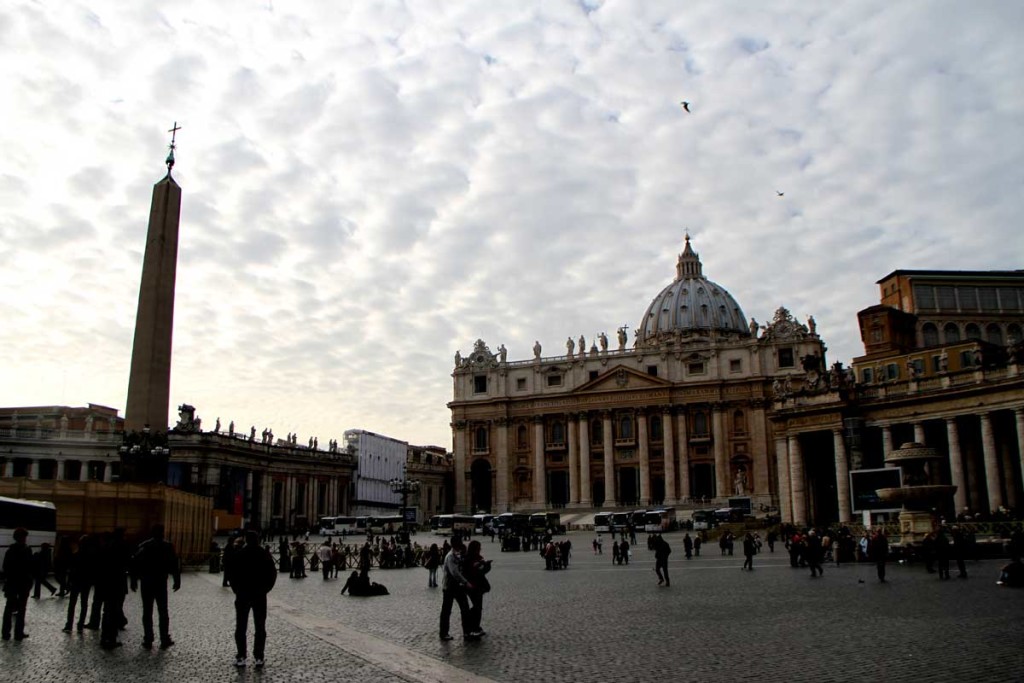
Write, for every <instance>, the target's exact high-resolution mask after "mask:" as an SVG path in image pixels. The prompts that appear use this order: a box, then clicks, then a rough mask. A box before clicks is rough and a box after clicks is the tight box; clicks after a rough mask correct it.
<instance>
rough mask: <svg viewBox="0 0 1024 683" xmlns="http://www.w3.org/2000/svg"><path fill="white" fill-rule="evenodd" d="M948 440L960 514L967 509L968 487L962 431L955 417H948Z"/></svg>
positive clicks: (950, 476) (955, 501)
mask: <svg viewBox="0 0 1024 683" xmlns="http://www.w3.org/2000/svg"><path fill="white" fill-rule="evenodd" d="M946 440H947V441H948V442H949V478H950V482H949V483H951V484H952V485H953V486H955V487H956V493H954V494H953V505H954V506H955V508H956V509H955V510H954V512H955V513H956V514H960V513H961V512H963V511H964V510H965V509H967V487H966V486H964V459H963V455H962V454H961V453H960V432H959V430H958V429H957V426H956V418H955V417H947V418H946Z"/></svg>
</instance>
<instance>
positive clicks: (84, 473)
mask: <svg viewBox="0 0 1024 683" xmlns="http://www.w3.org/2000/svg"><path fill="white" fill-rule="evenodd" d="M78 481H89V461H88V460H83V461H82V466H81V467H80V468H79V469H78Z"/></svg>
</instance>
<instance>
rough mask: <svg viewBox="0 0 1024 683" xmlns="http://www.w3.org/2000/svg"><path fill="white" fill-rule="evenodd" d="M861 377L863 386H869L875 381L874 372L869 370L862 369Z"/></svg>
mask: <svg viewBox="0 0 1024 683" xmlns="http://www.w3.org/2000/svg"><path fill="white" fill-rule="evenodd" d="M861 377H862V378H863V382H864V384H871V382H872V381H873V380H874V379H875V372H874V370H872V369H871V368H864V370H863V371H862V372H861Z"/></svg>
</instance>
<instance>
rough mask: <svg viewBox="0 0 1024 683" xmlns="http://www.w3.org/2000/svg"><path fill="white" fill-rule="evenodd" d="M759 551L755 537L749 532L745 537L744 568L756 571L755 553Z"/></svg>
mask: <svg viewBox="0 0 1024 683" xmlns="http://www.w3.org/2000/svg"><path fill="white" fill-rule="evenodd" d="M756 552H757V544H756V543H755V542H754V537H753V536H752V535H751V534H750V533H749V532H748V533H747V535H746V536H744V537H743V558H744V559H743V568H744V569H749V570H750V571H754V553H756Z"/></svg>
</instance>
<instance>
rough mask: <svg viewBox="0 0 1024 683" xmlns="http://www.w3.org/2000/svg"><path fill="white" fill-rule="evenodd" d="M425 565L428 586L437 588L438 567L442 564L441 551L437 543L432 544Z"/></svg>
mask: <svg viewBox="0 0 1024 683" xmlns="http://www.w3.org/2000/svg"><path fill="white" fill-rule="evenodd" d="M423 566H424V567H426V568H427V588H437V568H438V567H440V566H441V551H440V550H439V549H438V547H437V544H436V543H431V544H430V550H428V551H427V559H426V560H425V561H424V562H423Z"/></svg>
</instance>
